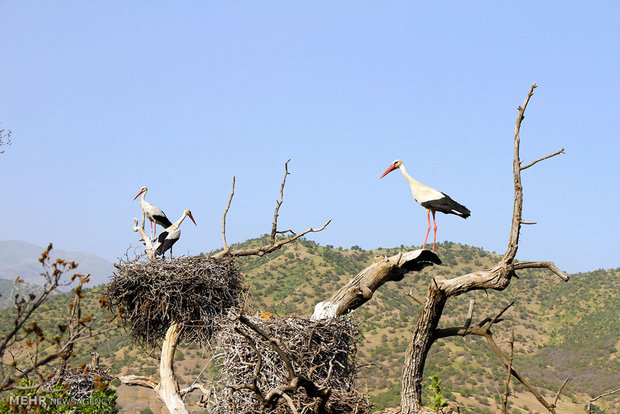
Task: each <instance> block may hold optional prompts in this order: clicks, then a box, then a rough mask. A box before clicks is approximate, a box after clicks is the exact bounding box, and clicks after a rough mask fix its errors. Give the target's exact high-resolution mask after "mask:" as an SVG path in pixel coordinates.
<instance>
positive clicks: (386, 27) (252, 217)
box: [0, 0, 620, 272]
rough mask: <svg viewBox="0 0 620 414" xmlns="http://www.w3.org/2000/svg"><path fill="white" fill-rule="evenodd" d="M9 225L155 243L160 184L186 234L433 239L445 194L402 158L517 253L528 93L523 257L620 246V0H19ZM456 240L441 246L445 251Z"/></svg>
mask: <svg viewBox="0 0 620 414" xmlns="http://www.w3.org/2000/svg"><path fill="white" fill-rule="evenodd" d="M0 18H1V21H2V23H1V24H0V58H1V59H2V64H1V65H0V122H1V125H0V127H1V128H6V129H11V130H12V131H13V145H12V146H10V147H7V148H5V149H6V153H5V154H3V155H0V185H1V187H0V188H1V191H0V229H1V230H0V239H3V240H10V239H21V240H26V241H29V242H32V243H37V244H40V245H45V244H46V243H47V242H49V241H53V242H54V243H55V245H56V246H57V247H58V248H62V249H68V250H83V251H88V252H93V253H96V254H99V255H101V256H103V257H105V258H107V259H109V260H115V259H116V258H117V257H119V256H123V255H124V253H125V251H126V249H127V248H128V247H130V246H132V245H133V246H136V245H137V244H138V243H137V237H136V236H137V235H136V233H133V232H132V231H131V225H132V218H133V217H138V215H139V214H140V213H139V205H138V202H137V201H132V198H133V196H134V195H135V194H136V193H137V192H138V190H139V188H140V187H141V186H143V185H147V186H148V187H149V194H148V196H147V199H148V200H150V201H151V202H153V203H154V204H156V205H158V206H159V207H161V208H162V209H163V210H164V211H165V212H166V213H167V215H168V216H169V218H170V219H171V220H172V221H174V220H176V219H177V218H178V217H179V216H180V215H181V213H182V211H183V209H185V208H189V209H191V210H192V212H193V213H194V217H195V218H196V221H197V223H198V227H194V226H193V224H192V223H191V222H189V221H186V222H184V223H183V227H182V232H183V234H182V236H181V240H180V241H179V242H178V243H177V245H176V246H175V250H176V253H187V252H189V253H198V252H201V251H209V250H211V249H217V248H219V247H220V246H221V233H220V232H221V216H222V212H223V209H224V207H225V204H226V201H227V197H228V194H229V191H230V182H231V179H232V176H233V175H234V176H236V177H237V187H236V193H235V199H234V201H233V205H232V207H231V209H230V212H229V217H228V233H227V234H228V239H229V242H236V241H243V240H245V239H247V238H250V237H255V236H258V235H260V234H263V233H266V232H268V231H269V229H270V225H271V219H272V214H273V207H274V204H275V201H276V199H277V197H278V191H279V185H280V181H281V177H282V171H283V164H284V162H285V161H286V160H287V159H288V158H291V159H292V161H291V163H290V171H291V176H290V177H289V180H288V182H287V187H286V189H285V202H284V205H283V206H282V209H281V215H280V226H281V228H283V229H287V228H293V229H295V230H298V231H301V230H303V229H305V228H307V227H310V226H314V227H319V226H321V225H322V224H323V223H324V222H325V221H326V220H327V219H330V218H332V219H333V222H332V224H331V225H330V226H329V227H328V228H327V230H326V231H324V232H323V233H321V234H318V235H313V236H311V238H312V239H314V240H316V241H318V242H320V243H322V244H332V245H335V246H343V247H349V246H351V245H359V246H361V247H363V248H375V247H378V246H382V247H393V246H399V245H401V244H404V245H412V244H415V245H419V244H421V243H422V241H423V239H424V234H425V231H426V213H425V211H424V209H423V208H422V207H420V206H419V205H417V204H415V203H414V201H413V199H412V197H411V194H410V192H409V188H408V186H407V184H406V182H405V180H404V179H403V177H402V176H400V173H398V172H395V173H392V174H390V175H388V176H386V177H385V178H384V179H382V180H379V176H380V175H381V173H382V172H383V171H384V170H385V169H386V168H387V167H388V166H389V164H390V163H391V162H392V161H393V160H394V159H396V158H401V159H402V160H404V161H405V164H406V165H407V168H408V170H409V173H410V174H412V175H413V176H414V177H416V178H417V179H418V180H420V181H421V182H423V183H425V184H427V185H430V186H432V187H435V188H437V189H439V190H441V191H443V192H445V193H447V194H449V195H450V196H451V197H452V198H454V199H456V200H457V201H459V202H461V203H463V204H465V205H466V206H467V207H469V209H470V210H471V211H472V216H471V217H470V218H469V219H467V220H462V219H460V218H458V217H455V216H446V215H443V214H440V215H438V222H439V230H438V240H440V241H443V240H450V241H454V242H459V243H466V244H469V245H473V246H478V247H482V248H485V249H487V250H490V251H497V252H503V251H504V250H505V248H506V241H507V238H508V232H509V224H510V223H509V220H510V215H511V211H512V191H513V187H512V171H511V168H512V167H511V160H512V145H513V141H512V139H513V129H514V123H515V119H516V115H517V106H518V105H520V104H521V103H522V102H523V99H524V97H525V95H526V93H527V90H528V88H529V86H530V85H531V84H532V83H533V82H536V83H537V84H538V85H539V88H538V89H536V92H535V95H534V97H533V99H532V101H531V103H530V106H529V107H528V111H527V114H526V119H525V121H524V123H523V128H522V159H523V160H524V161H525V162H529V161H532V160H534V159H536V158H539V157H541V156H544V155H547V154H549V153H552V152H554V151H556V150H558V149H560V148H562V147H564V148H566V155H564V156H560V157H555V158H553V159H550V160H548V161H546V162H544V163H541V164H538V165H537V166H536V167H535V168H532V169H529V170H527V171H525V172H524V187H525V191H524V195H525V205H524V219H525V220H528V221H536V222H538V224H537V225H536V226H527V227H525V228H524V229H523V231H522V237H521V243H520V249H519V254H518V258H520V259H522V260H553V261H555V262H556V264H557V265H558V266H559V267H561V268H563V269H565V270H567V271H569V272H578V271H587V270H592V269H597V268H601V267H605V268H606V267H616V266H618V265H620V260H619V259H620V257H619V256H620V236H619V234H620V226H619V220H618V213H619V212H620V207H619V206H620V184H619V183H620V180H619V179H620V167H619V161H620V75H619V73H620V41H619V39H620V3H618V2H614V1H592V2H584V1H579V2H574V1H545V2H539V1H531V2H527V1H526V2H496V1H492V2H441V4H438V3H435V2H405V1H402V2H396V1H390V2H377V1H359V2H347V1H333V2H323V1H312V2H251V1H218V2H215V1H210V2H199V1H184V2H163V1H156V2H145V1H133V2H127V1H119V2H113V1H106V2H77V1H73V2H71V1H54V2H48V1H40V2H33V1H7V0H3V1H2V2H0ZM439 254H441V251H439Z"/></svg>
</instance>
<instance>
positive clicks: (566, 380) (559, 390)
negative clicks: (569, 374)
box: [552, 378, 570, 407]
mask: <svg viewBox="0 0 620 414" xmlns="http://www.w3.org/2000/svg"><path fill="white" fill-rule="evenodd" d="M569 380H570V378H566V379H565V380H564V382H563V383H562V385H561V386H560V388H559V389H558V392H556V393H555V398H554V399H553V403H552V405H553V406H554V407H557V404H558V399H559V398H560V394H562V390H563V389H564V387H565V386H566V384H568V381H569Z"/></svg>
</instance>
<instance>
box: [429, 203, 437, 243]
mask: <svg viewBox="0 0 620 414" xmlns="http://www.w3.org/2000/svg"><path fill="white" fill-rule="evenodd" d="M428 225H429V226H430V225H431V223H430V222H429V223H428ZM433 225H434V226H435V228H434V232H433V253H434V252H435V242H436V241H437V222H436V221H435V210H433Z"/></svg>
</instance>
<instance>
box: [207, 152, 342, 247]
mask: <svg viewBox="0 0 620 414" xmlns="http://www.w3.org/2000/svg"><path fill="white" fill-rule="evenodd" d="M290 161H291V160H290V159H289V160H287V161H286V162H285V163H284V178H283V179H282V183H281V184H280V198H279V199H278V200H277V201H276V207H275V209H274V212H273V221H272V223H271V231H270V233H269V243H268V244H266V245H264V246H260V247H255V248H248V249H235V250H232V249H231V248H230V246H228V245H227V244H226V215H227V213H228V209H229V208H230V203H231V201H232V198H233V195H234V193H235V179H234V177H233V182H232V189H231V191H230V197H229V198H228V204H227V205H226V209H225V210H224V216H223V218H222V241H223V243H224V246H223V247H224V248H223V249H222V250H220V251H219V252H217V253H215V254H213V255H211V257H214V258H216V259H217V258H222V257H225V256H231V257H240V256H253V255H256V256H264V255H265V254H267V253H271V252H273V251H275V250H278V249H280V248H281V247H282V246H284V245H285V244H289V243H291V242H294V241H295V240H297V239H299V238H300V237H303V236H305V235H306V234H308V233H318V232H320V231H323V230H324V229H325V228H326V227H327V226H328V225H329V223H331V219H330V220H327V221H326V222H325V224H323V226H321V227H320V228H318V229H314V228H312V227H310V228H309V229H306V230H304V231H302V232H301V233H295V232H293V231H292V230H285V231H278V216H279V215H280V207H281V206H282V203H283V199H284V186H285V184H286V177H287V176H288V175H289V174H290V173H289V172H288V163H289V162H290ZM283 233H291V234H292V236H291V237H280V238H278V237H277V235H278V234H283Z"/></svg>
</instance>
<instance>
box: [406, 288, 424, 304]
mask: <svg viewBox="0 0 620 414" xmlns="http://www.w3.org/2000/svg"><path fill="white" fill-rule="evenodd" d="M406 295H407V296H409V297H410V298H411V299H413V300H414V302H416V303H417V304H418V305H420V306H424V302H422V301H421V300H420V299H418V298H416V297H415V296H413V289H409V292H407V293H406Z"/></svg>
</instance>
